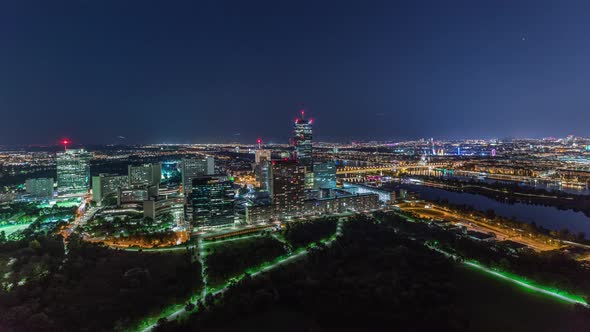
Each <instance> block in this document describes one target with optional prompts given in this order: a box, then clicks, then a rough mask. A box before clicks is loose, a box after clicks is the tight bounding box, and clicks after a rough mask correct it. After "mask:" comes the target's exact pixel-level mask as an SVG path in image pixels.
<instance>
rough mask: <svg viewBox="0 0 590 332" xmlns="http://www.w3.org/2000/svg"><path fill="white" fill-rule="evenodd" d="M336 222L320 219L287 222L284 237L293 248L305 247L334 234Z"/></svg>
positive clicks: (335, 220)
mask: <svg viewBox="0 0 590 332" xmlns="http://www.w3.org/2000/svg"><path fill="white" fill-rule="evenodd" d="M337 220H338V219H337V218H322V219H315V220H310V221H300V222H289V223H287V224H286V226H285V231H284V236H285V239H286V240H287V241H289V243H291V245H292V246H293V248H301V247H305V246H307V245H309V244H311V243H314V242H317V241H319V240H321V239H324V238H326V237H329V236H330V235H332V234H334V233H335V232H336V223H337Z"/></svg>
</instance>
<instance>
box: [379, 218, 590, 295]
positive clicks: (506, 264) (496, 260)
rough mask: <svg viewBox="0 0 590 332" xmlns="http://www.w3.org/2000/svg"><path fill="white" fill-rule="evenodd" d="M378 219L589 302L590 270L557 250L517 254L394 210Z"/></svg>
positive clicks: (488, 264)
mask: <svg viewBox="0 0 590 332" xmlns="http://www.w3.org/2000/svg"><path fill="white" fill-rule="evenodd" d="M377 218H378V219H380V220H382V221H383V222H385V223H388V224H390V225H392V226H394V227H395V228H396V229H397V230H398V232H400V233H404V234H407V235H408V236H411V237H413V238H415V239H417V241H420V242H434V241H435V242H436V243H437V246H438V247H440V248H442V249H444V250H445V251H447V252H451V253H453V254H456V255H457V256H459V257H462V258H463V259H466V260H477V261H479V262H480V263H482V264H484V265H486V266H488V267H492V268H497V269H499V270H502V271H505V272H511V273H513V274H515V275H519V276H523V277H524V278H526V279H529V280H531V281H534V282H535V283H537V284H540V285H544V286H549V287H552V288H556V289H560V290H563V291H568V292H571V293H573V294H577V295H581V296H585V297H586V298H588V302H590V270H588V269H587V268H586V267H584V265H582V264H580V262H578V261H576V260H575V259H573V258H570V257H569V256H568V255H567V254H565V253H563V252H560V251H558V250H554V251H545V252H535V251H532V250H524V251H521V252H518V253H515V252H514V251H512V250H510V249H509V248H506V247H504V246H503V245H502V244H501V243H496V242H483V241H475V240H472V239H469V238H468V237H465V236H458V234H457V233H455V232H451V231H447V230H443V229H441V228H439V227H437V226H434V225H432V224H427V223H425V222H424V223H421V222H415V223H411V222H405V221H403V219H402V218H400V217H399V216H397V215H395V214H392V213H377Z"/></svg>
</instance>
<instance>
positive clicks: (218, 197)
mask: <svg viewBox="0 0 590 332" xmlns="http://www.w3.org/2000/svg"><path fill="white" fill-rule="evenodd" d="M312 123H313V120H311V119H306V118H305V116H304V113H303V112H302V114H301V117H300V118H299V119H296V120H295V122H294V128H293V136H292V139H291V152H290V153H289V154H285V151H281V153H277V154H276V155H275V156H274V157H275V158H273V151H272V150H267V149H264V148H263V146H262V144H261V142H259V144H258V146H257V149H256V150H255V151H254V154H255V156H254V157H255V158H254V163H253V169H252V170H253V173H254V175H255V179H256V185H255V188H251V191H254V192H256V193H258V194H261V195H254V197H264V198H265V199H262V200H260V199H257V198H249V199H246V200H245V202H244V200H243V199H242V198H241V197H240V198H239V197H238V195H237V193H238V189H239V186H238V185H236V184H235V183H234V181H233V180H234V179H233V177H232V176H230V175H228V174H225V173H226V172H218V171H217V170H216V165H215V159H214V157H212V156H205V155H199V156H198V157H191V158H185V159H182V161H181V162H180V165H179V169H180V173H181V177H182V178H181V180H180V181H179V182H180V183H179V184H178V185H175V186H170V185H166V184H162V183H161V181H162V164H161V163H145V164H140V165H129V166H128V168H127V174H110V173H101V174H98V175H96V176H92V177H90V160H91V159H92V154H91V153H89V152H87V151H84V150H82V149H69V150H65V151H64V152H61V153H58V154H57V155H56V164H57V193H58V194H59V195H60V196H71V195H77V196H83V195H86V194H87V193H88V189H89V188H90V187H91V189H92V198H93V200H94V201H95V202H96V203H97V205H98V206H99V207H101V209H100V212H99V214H98V215H101V214H102V215H110V216H113V215H117V214H120V215H126V214H132V215H134V216H138V217H139V216H140V215H141V214H143V217H144V218H151V219H153V220H161V219H162V218H169V216H172V217H173V218H174V220H175V221H176V222H177V224H178V226H182V227H190V226H192V227H197V228H211V227H220V226H228V225H234V224H236V223H254V222H260V221H269V220H273V219H285V218H291V217H301V216H308V215H319V214H333V213H341V212H345V211H349V210H370V209H375V208H378V207H379V204H380V202H379V196H378V195H376V194H374V193H363V194H359V193H353V192H351V191H347V190H346V189H345V188H341V187H338V186H337V182H336V164H335V162H334V161H333V160H331V159H329V158H321V160H314V155H313V147H312V133H313V131H312ZM26 188H27V191H28V192H29V194H30V195H32V196H35V197H51V196H53V195H54V194H55V192H56V190H54V189H55V188H54V181H53V179H50V178H38V179H30V180H27V183H26ZM251 197H252V196H251ZM238 198H239V199H238Z"/></svg>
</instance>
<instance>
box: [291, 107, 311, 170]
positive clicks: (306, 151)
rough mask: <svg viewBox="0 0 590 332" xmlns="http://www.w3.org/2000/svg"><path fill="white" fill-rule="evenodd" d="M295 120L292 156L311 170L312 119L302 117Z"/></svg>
mask: <svg viewBox="0 0 590 332" xmlns="http://www.w3.org/2000/svg"><path fill="white" fill-rule="evenodd" d="M303 114H304V113H303V112H302V113H301V115H302V118H301V119H296V120H295V128H294V135H293V146H294V148H295V151H294V158H295V159H296V160H297V161H299V164H300V165H303V166H307V167H308V169H309V170H310V171H311V168H312V167H313V159H312V145H311V141H312V125H311V124H312V120H311V119H309V120H306V119H304V118H303Z"/></svg>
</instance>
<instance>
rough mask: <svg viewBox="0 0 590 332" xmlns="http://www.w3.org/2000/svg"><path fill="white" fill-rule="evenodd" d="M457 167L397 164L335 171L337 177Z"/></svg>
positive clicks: (439, 163) (445, 163) (454, 165)
mask: <svg viewBox="0 0 590 332" xmlns="http://www.w3.org/2000/svg"><path fill="white" fill-rule="evenodd" d="M457 166H459V163H456V162H434V163H425V162H401V163H398V164H386V165H379V166H366V167H341V168H338V169H337V170H336V174H337V175H347V174H367V173H382V172H394V173H396V172H402V173H406V172H409V173H413V172H415V171H441V172H442V171H443V170H444V171H446V170H450V169H453V168H455V167H457Z"/></svg>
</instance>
